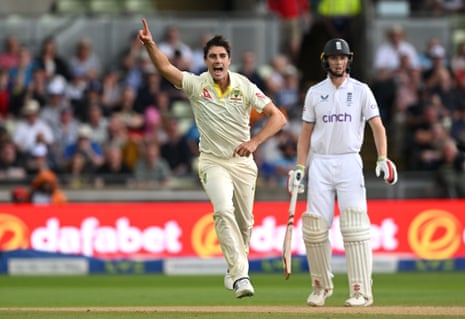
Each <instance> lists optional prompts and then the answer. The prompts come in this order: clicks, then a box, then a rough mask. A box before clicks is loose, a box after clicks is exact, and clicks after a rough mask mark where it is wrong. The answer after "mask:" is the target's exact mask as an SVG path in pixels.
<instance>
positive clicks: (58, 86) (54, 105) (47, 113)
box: [40, 75, 70, 129]
mask: <svg viewBox="0 0 465 319" xmlns="http://www.w3.org/2000/svg"><path fill="white" fill-rule="evenodd" d="M65 88H66V80H65V78H64V77H63V76H61V75H57V76H54V77H53V78H52V79H51V80H50V82H49V84H48V87H47V100H46V104H45V105H44V106H43V107H42V110H41V111H40V118H41V119H42V120H43V121H45V122H46V123H47V124H48V125H49V126H50V127H51V128H52V129H54V128H56V127H58V126H59V125H60V120H61V119H60V117H61V111H62V110H63V109H64V108H68V107H70V104H69V103H68V100H67V99H66V97H65Z"/></svg>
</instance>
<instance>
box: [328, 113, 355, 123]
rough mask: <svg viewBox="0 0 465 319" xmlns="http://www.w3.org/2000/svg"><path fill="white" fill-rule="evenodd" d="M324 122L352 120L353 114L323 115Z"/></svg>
mask: <svg viewBox="0 0 465 319" xmlns="http://www.w3.org/2000/svg"><path fill="white" fill-rule="evenodd" d="M323 122H324V123H334V122H352V115H350V114H348V113H339V114H329V115H323Z"/></svg>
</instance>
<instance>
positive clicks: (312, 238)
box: [302, 212, 329, 243]
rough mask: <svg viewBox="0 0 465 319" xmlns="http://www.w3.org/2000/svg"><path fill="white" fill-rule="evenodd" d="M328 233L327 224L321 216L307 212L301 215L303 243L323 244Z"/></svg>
mask: <svg viewBox="0 0 465 319" xmlns="http://www.w3.org/2000/svg"><path fill="white" fill-rule="evenodd" d="M328 231H329V227H328V223H327V222H326V221H325V220H324V218H323V217H322V216H320V215H318V214H315V213H309V212H306V213H304V214H303V215H302V234H303V239H304V242H308V243H321V242H324V241H326V240H327V239H328Z"/></svg>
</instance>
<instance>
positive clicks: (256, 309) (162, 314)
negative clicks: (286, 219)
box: [0, 272, 465, 319]
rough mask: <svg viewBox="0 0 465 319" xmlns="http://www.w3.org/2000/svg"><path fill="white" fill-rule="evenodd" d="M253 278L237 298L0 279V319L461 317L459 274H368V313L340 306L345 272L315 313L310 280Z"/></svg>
mask: <svg viewBox="0 0 465 319" xmlns="http://www.w3.org/2000/svg"><path fill="white" fill-rule="evenodd" d="M251 278H252V281H253V284H254V286H255V290H256V295H255V296H254V297H252V298H244V299H236V298H235V297H234V294H233V292H231V291H228V290H226V289H224V288H223V277H222V276H217V275H214V276H213V275H212V276H165V275H88V276H40V277H35V276H0V318H14V319H23V318H37V319H45V318H47V319H55V318H64V319H66V318H78V319H79V318H96V319H108V318H112V319H118V318H131V319H139V318H164V319H171V318H215V319H216V318H221V319H229V318H234V319H237V318H238V317H240V318H244V319H249V318H254V319H257V318H270V319H274V318H290V319H292V318H303V317H305V318H324V319H328V318H329V319H349V318H380V319H397V318H409V319H416V318H435V319H439V318H441V319H442V318H447V319H449V318H465V272H444V273H442V272H441V273H431V272H430V273H398V274H374V276H373V279H374V286H373V287H374V288H373V290H374V296H375V304H374V306H373V307H367V308H346V307H343V306H342V305H343V303H344V300H345V299H346V298H347V297H348V285H347V277H346V275H345V274H336V277H335V278H334V284H335V292H334V294H333V296H332V297H331V298H329V299H328V300H327V302H326V305H325V307H319V308H312V307H308V306H306V304H305V301H306V298H307V296H308V294H309V292H310V289H311V288H310V281H309V276H308V274H292V275H291V278H290V279H289V280H284V279H283V277H282V275H280V274H252V276H251Z"/></svg>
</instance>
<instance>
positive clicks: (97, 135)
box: [84, 103, 108, 146]
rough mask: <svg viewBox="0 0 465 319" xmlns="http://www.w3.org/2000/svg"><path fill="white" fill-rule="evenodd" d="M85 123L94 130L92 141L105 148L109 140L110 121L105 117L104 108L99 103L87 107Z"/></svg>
mask: <svg viewBox="0 0 465 319" xmlns="http://www.w3.org/2000/svg"><path fill="white" fill-rule="evenodd" d="M84 122H85V123H87V124H88V125H89V126H90V128H91V130H92V133H91V136H92V140H93V141H94V142H96V143H99V144H100V145H102V146H103V145H104V144H105V143H106V141H107V140H108V119H107V118H106V117H105V116H104V115H103V112H102V107H101V106H100V105H98V104H97V103H92V104H90V105H89V106H88V107H87V116H86V118H85V121H84Z"/></svg>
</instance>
